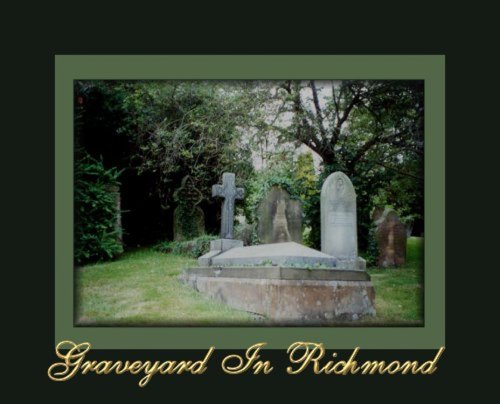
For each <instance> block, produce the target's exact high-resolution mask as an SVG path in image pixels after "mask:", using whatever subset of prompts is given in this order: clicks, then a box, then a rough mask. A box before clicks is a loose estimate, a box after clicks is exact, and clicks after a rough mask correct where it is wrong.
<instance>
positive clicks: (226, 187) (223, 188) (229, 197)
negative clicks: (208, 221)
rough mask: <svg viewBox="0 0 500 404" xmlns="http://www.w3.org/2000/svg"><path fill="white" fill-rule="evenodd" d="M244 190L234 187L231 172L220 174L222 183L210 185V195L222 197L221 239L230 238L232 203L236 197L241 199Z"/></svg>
mask: <svg viewBox="0 0 500 404" xmlns="http://www.w3.org/2000/svg"><path fill="white" fill-rule="evenodd" d="M244 195H245V190H244V189H243V188H236V186H235V175H234V174H233V173H224V174H222V185H220V184H216V185H213V186H212V196H214V197H215V196H219V197H222V198H224V202H223V203H222V217H221V226H220V237H221V239H232V238H233V228H234V204H235V200H236V199H243V196H244Z"/></svg>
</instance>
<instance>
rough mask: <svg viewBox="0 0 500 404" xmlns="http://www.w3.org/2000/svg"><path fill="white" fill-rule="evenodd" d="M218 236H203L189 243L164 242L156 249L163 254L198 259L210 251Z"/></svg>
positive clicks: (156, 246) (155, 247) (188, 241)
mask: <svg viewBox="0 0 500 404" xmlns="http://www.w3.org/2000/svg"><path fill="white" fill-rule="evenodd" d="M217 238H218V237H217V236H212V235H207V234H205V235H203V236H200V237H196V238H194V239H192V240H187V241H163V242H161V243H159V244H157V245H155V246H154V249H155V250H157V251H160V252H163V253H172V254H180V255H187V256H188V257H191V258H198V257H200V256H202V255H203V254H205V253H207V252H208V251H210V241H212V240H216V239H217Z"/></svg>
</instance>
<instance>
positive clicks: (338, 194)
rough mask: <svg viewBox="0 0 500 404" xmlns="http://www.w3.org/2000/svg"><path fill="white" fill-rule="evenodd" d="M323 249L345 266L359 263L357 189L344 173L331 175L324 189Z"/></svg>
mask: <svg viewBox="0 0 500 404" xmlns="http://www.w3.org/2000/svg"><path fill="white" fill-rule="evenodd" d="M321 251H322V252H324V253H326V254H329V255H333V256H335V257H336V258H337V259H338V260H339V261H340V262H343V264H344V266H345V267H346V268H356V267H357V266H358V233H357V218H356V192H355V191H354V187H353V185H352V182H351V180H350V179H349V177H347V175H345V174H344V173H342V172H340V171H337V172H335V173H333V174H331V175H330V176H329V177H328V178H327V179H326V181H325V182H324V183H323V187H322V188H321Z"/></svg>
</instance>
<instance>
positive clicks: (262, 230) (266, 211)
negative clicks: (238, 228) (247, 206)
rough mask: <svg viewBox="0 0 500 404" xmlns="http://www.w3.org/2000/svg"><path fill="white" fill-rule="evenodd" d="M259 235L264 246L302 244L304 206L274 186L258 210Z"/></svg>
mask: <svg viewBox="0 0 500 404" xmlns="http://www.w3.org/2000/svg"><path fill="white" fill-rule="evenodd" d="M257 216H258V223H259V224H258V227H257V231H258V235H259V239H260V242H261V243H263V244H273V243H285V242H288V241H295V242H297V243H302V206H301V203H300V201H298V200H294V199H291V198H290V194H289V193H288V192H287V191H286V190H284V189H283V188H281V187H278V186H273V187H272V188H271V189H270V190H269V191H268V192H267V194H266V196H265V197H264V199H263V200H262V201H261V202H260V204H259V207H258V208H257Z"/></svg>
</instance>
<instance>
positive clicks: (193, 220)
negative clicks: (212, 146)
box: [174, 175, 203, 240]
mask: <svg viewBox="0 0 500 404" xmlns="http://www.w3.org/2000/svg"><path fill="white" fill-rule="evenodd" d="M202 200H203V195H202V194H201V192H200V191H199V190H198V189H197V188H196V186H195V185H194V182H193V180H192V179H191V177H189V176H188V175H186V176H185V177H184V178H183V179H182V181H181V186H180V188H178V189H177V191H175V192H174V201H175V202H176V203H177V209H176V211H175V215H176V216H177V218H174V221H175V222H176V225H177V226H179V228H178V231H179V232H180V234H181V235H182V239H184V240H189V239H192V238H195V237H197V236H199V235H200V234H199V233H200V228H199V223H198V220H199V218H198V214H197V213H198V212H197V211H196V209H197V205H198V204H199V203H200V202H201V201H202ZM201 233H203V231H201ZM176 238H177V237H176Z"/></svg>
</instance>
